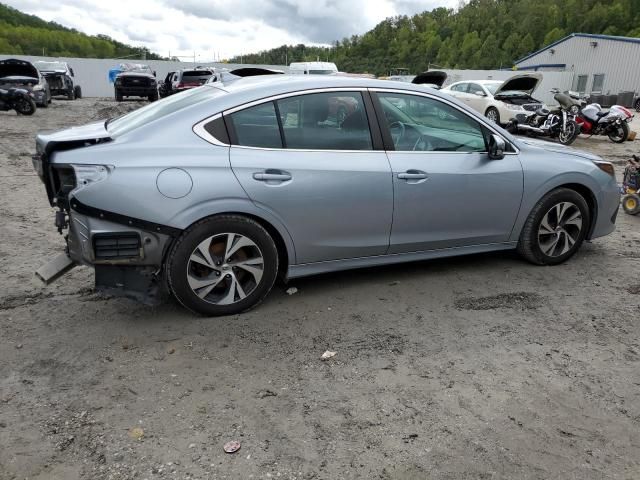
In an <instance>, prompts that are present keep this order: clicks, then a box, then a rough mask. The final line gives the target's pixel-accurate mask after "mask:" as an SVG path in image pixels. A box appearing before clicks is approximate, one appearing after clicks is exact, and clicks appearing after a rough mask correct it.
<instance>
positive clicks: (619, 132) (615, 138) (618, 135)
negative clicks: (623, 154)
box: [607, 122, 629, 143]
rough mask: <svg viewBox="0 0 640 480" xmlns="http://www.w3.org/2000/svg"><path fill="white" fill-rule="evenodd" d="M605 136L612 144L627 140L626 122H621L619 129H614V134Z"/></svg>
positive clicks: (627, 129) (627, 128) (627, 126)
mask: <svg viewBox="0 0 640 480" xmlns="http://www.w3.org/2000/svg"><path fill="white" fill-rule="evenodd" d="M607 136H608V137H609V140H611V141H612V142H613V143H624V142H626V141H627V138H629V125H628V124H627V122H622V123H621V124H620V127H619V128H616V131H615V133H614V132H611V133H609V135H607Z"/></svg>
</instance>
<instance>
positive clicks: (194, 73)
mask: <svg viewBox="0 0 640 480" xmlns="http://www.w3.org/2000/svg"><path fill="white" fill-rule="evenodd" d="M211 75H213V72H210V71H209V70H185V71H184V72H182V76H183V77H198V78H209V77H210V76H211Z"/></svg>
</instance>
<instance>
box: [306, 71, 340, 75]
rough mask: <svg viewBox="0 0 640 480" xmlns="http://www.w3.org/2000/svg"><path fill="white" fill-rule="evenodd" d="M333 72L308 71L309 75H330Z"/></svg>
mask: <svg viewBox="0 0 640 480" xmlns="http://www.w3.org/2000/svg"><path fill="white" fill-rule="evenodd" d="M334 73H336V72H335V70H309V75H332V74H334Z"/></svg>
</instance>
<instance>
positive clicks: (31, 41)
mask: <svg viewBox="0 0 640 480" xmlns="http://www.w3.org/2000/svg"><path fill="white" fill-rule="evenodd" d="M0 54H7V55H12V54H14V55H46V56H50V57H81V58H122V57H128V58H132V59H136V58H137V59H142V58H146V59H148V60H162V59H163V57H161V56H160V55H157V54H155V53H153V52H151V51H150V50H149V49H148V48H146V47H142V48H141V47H133V46H131V45H126V44H124V43H121V42H118V41H116V40H114V39H112V38H110V37H108V36H107V35H95V36H93V35H85V34H84V33H81V32H78V31H77V30H74V29H71V28H66V27H64V26H62V25H59V24H58V23H56V22H47V21H45V20H42V19H41V18H38V17H36V16H35V15H27V14H25V13H22V12H20V11H19V10H16V9H15V8H12V7H9V6H7V5H4V4H2V3H0Z"/></svg>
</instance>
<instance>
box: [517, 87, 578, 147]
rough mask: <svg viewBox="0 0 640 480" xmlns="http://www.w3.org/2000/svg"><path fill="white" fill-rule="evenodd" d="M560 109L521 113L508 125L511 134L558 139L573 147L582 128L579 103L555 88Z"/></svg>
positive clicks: (542, 109)
mask: <svg viewBox="0 0 640 480" xmlns="http://www.w3.org/2000/svg"><path fill="white" fill-rule="evenodd" d="M551 93H553V94H554V97H553V98H554V100H555V101H556V102H558V104H559V107H558V108H555V109H552V110H548V109H546V108H544V107H540V108H538V109H537V110H536V111H535V112H533V113H529V112H527V113H519V114H517V115H516V117H515V118H514V119H512V120H511V121H510V122H509V123H508V124H507V130H508V131H509V132H511V133H519V134H527V135H531V136H540V137H550V138H554V139H558V141H559V142H560V143H561V144H562V145H571V144H572V143H573V142H574V140H575V139H576V138H577V137H578V135H579V134H580V126H579V125H578V123H577V122H576V114H577V113H578V112H579V109H580V108H579V106H578V105H577V102H576V101H575V100H574V99H572V98H571V97H570V96H569V95H567V94H566V93H560V90H558V89H556V88H554V89H553V90H551Z"/></svg>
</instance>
